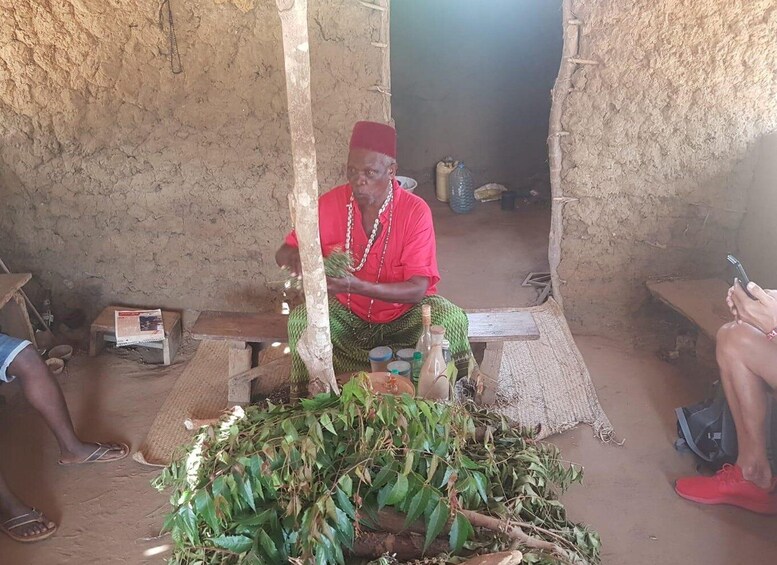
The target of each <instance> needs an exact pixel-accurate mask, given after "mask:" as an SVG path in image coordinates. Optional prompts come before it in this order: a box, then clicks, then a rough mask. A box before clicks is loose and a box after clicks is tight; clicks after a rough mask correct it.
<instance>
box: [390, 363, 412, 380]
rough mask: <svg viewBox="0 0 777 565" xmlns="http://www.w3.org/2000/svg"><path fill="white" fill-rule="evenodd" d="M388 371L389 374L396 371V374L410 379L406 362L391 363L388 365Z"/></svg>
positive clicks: (408, 366) (408, 365)
mask: <svg viewBox="0 0 777 565" xmlns="http://www.w3.org/2000/svg"><path fill="white" fill-rule="evenodd" d="M388 371H389V373H393V372H394V371H396V372H397V374H399V375H401V376H403V377H408V378H410V363H408V362H407V361H392V362H391V363H389V364H388Z"/></svg>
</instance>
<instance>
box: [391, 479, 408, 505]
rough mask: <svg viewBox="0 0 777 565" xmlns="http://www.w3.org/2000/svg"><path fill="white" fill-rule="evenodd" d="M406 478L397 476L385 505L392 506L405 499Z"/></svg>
mask: <svg viewBox="0 0 777 565" xmlns="http://www.w3.org/2000/svg"><path fill="white" fill-rule="evenodd" d="M407 486H408V482H407V477H406V476H405V475H397V482H396V483H394V487H393V488H392V489H391V492H390V493H389V495H388V498H387V499H386V504H388V505H394V504H397V503H398V502H400V501H402V500H404V499H405V497H406V496H407Z"/></svg>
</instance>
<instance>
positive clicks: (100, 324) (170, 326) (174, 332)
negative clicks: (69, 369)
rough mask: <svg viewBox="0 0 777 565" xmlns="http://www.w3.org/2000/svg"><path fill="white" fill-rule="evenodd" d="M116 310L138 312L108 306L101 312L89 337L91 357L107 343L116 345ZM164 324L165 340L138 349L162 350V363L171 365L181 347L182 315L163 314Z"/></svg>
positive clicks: (122, 307)
mask: <svg viewBox="0 0 777 565" xmlns="http://www.w3.org/2000/svg"><path fill="white" fill-rule="evenodd" d="M116 310H138V308H130V307H125V306H108V307H107V308H105V310H103V311H102V312H100V315H99V316H97V319H96V320H95V321H94V322H93V323H92V326H91V331H90V335H89V356H90V357H94V356H95V355H97V354H98V353H100V352H101V351H102V350H103V347H105V342H106V341H110V342H112V343H116V316H115V314H116ZM162 322H163V324H164V326H165V338H164V339H163V340H162V341H148V342H144V343H139V344H138V347H148V348H150V349H161V350H162V362H163V363H164V364H165V365H169V364H170V363H172V362H173V359H175V354H176V353H177V352H178V346H179V345H181V314H179V313H178V312H169V311H164V312H162Z"/></svg>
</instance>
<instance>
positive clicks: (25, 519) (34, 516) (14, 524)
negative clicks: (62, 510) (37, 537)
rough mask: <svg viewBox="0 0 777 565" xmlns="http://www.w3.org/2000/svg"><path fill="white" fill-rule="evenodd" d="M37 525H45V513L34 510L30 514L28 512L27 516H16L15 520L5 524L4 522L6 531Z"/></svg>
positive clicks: (11, 519) (12, 519) (7, 521)
mask: <svg viewBox="0 0 777 565" xmlns="http://www.w3.org/2000/svg"><path fill="white" fill-rule="evenodd" d="M35 523H40V524H43V523H44V520H43V513H42V512H41V511H39V510H36V509H35V508H33V509H32V510H31V511H30V512H27V513H26V514H21V515H19V516H14V517H13V518H10V519H8V520H6V521H5V522H3V527H4V528H5V529H6V530H13V529H16V528H20V527H22V526H26V525H27V524H35Z"/></svg>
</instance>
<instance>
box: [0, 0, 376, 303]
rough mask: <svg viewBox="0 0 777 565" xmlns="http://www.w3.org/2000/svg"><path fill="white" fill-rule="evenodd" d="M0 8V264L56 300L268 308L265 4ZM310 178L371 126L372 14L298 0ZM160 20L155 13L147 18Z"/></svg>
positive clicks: (334, 172) (284, 133) (323, 172)
mask: <svg viewBox="0 0 777 565" xmlns="http://www.w3.org/2000/svg"><path fill="white" fill-rule="evenodd" d="M172 2H173V3H172V7H173V15H174V30H175V34H176V36H177V42H178V47H179V51H180V58H181V64H182V67H183V72H182V73H180V74H173V73H172V72H171V63H170V58H169V55H170V44H169V41H168V31H169V25H168V23H167V18H166V17H165V18H163V20H164V25H163V27H162V29H160V26H159V21H158V10H159V2H158V1H157V0H153V1H152V0H121V1H120V0H99V1H98V0H0V13H2V14H3V15H2V16H1V17H0V201H2V214H0V256H2V257H3V259H5V261H6V262H7V263H8V264H9V266H10V267H11V268H12V269H14V270H18V271H31V272H33V273H34V274H35V276H36V277H37V278H38V279H39V280H41V281H42V283H43V284H44V285H47V286H50V287H51V288H53V289H54V302H55V304H58V305H59V306H60V307H64V306H65V305H81V306H87V307H89V309H90V310H91V311H93V310H94V309H96V308H97V307H98V306H101V305H103V304H105V303H109V302H119V303H125V304H139V305H140V304H145V305H161V306H166V307H171V308H183V309H205V308H235V309H238V308H246V309H263V308H269V307H270V306H271V304H272V302H273V301H274V300H275V299H276V297H277V292H275V291H274V290H272V289H271V288H270V287H271V283H272V282H273V281H280V280H281V279H282V275H281V274H280V273H279V272H278V270H277V268H276V267H275V263H274V260H273V255H274V251H275V249H276V248H277V245H278V244H279V243H280V241H281V237H282V236H283V234H284V232H285V231H286V230H287V229H288V227H289V223H290V222H289V215H288V206H287V194H288V192H289V191H290V189H291V186H292V182H293V179H292V175H291V158H290V146H289V143H290V141H289V133H288V122H287V116H286V94H285V76H284V69H283V58H282V57H283V54H282V46H281V31H280V20H279V18H278V14H277V11H276V7H275V2H274V1H271V0H266V1H265V0H262V1H258V0H256V1H252V0H232V1H229V0H216V1H214V0H203V1H199V2H183V1H180V0H172ZM309 4H310V13H309V23H310V27H309V29H310V33H311V57H312V65H313V73H312V75H313V76H312V81H313V98H314V102H313V104H314V107H313V114H314V120H315V125H316V135H317V147H318V163H319V170H320V182H321V186H322V189H325V188H327V187H329V186H331V185H333V184H334V183H335V182H338V181H339V180H340V178H341V173H342V170H343V165H342V163H343V162H344V159H345V156H346V152H347V139H348V135H349V132H350V127H351V125H352V123H353V122H354V121H356V120H357V119H361V118H372V119H380V118H381V117H382V110H381V108H382V106H381V105H382V99H381V95H379V94H377V93H375V92H373V91H369V90H368V87H370V86H372V85H374V84H376V83H379V80H380V78H379V77H380V75H381V72H380V71H381V52H380V50H379V49H376V48H374V47H372V46H370V43H371V42H373V41H377V40H378V37H379V35H378V34H379V29H378V28H379V25H380V12H378V11H376V10H371V9H367V8H365V7H363V6H362V5H360V4H359V3H358V2H352V1H349V0H334V1H333V0H326V1H324V0H311V2H310V3H309ZM163 15H166V12H163Z"/></svg>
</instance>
